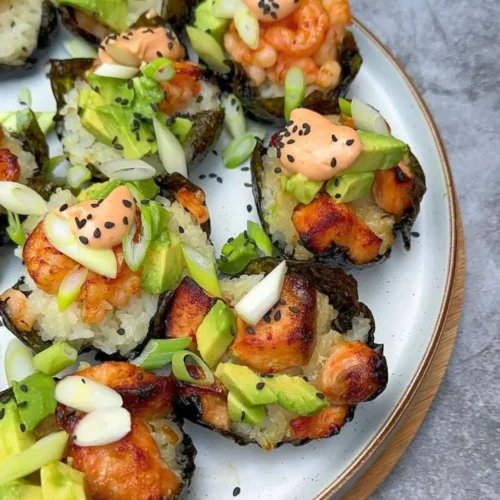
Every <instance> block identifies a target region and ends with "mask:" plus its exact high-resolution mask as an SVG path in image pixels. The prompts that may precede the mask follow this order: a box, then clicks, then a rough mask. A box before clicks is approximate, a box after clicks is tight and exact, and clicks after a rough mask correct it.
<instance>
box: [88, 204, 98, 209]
mask: <svg viewBox="0 0 500 500" xmlns="http://www.w3.org/2000/svg"><path fill="white" fill-rule="evenodd" d="M90 206H91V207H92V208H97V207H99V203H91V204H90Z"/></svg>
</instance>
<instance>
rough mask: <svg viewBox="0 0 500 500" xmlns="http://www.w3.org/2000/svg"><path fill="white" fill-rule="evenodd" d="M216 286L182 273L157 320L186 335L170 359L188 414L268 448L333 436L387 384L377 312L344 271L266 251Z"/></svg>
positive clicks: (175, 336)
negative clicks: (216, 290) (214, 290)
mask: <svg viewBox="0 0 500 500" xmlns="http://www.w3.org/2000/svg"><path fill="white" fill-rule="evenodd" d="M220 289H221V294H220V297H214V296H213V295H210V294H207V293H206V292H205V291H204V290H203V289H202V288H201V287H200V286H199V285H198V284H197V283H195V282H194V281H193V280H191V279H190V278H189V277H186V278H184V280H183V281H182V282H181V284H180V285H179V287H178V288H177V289H176V290H175V292H174V293H172V294H170V295H169V296H168V297H165V298H164V301H163V304H162V314H161V316H157V318H156V321H155V323H154V325H153V332H152V336H153V337H154V338H156V339H172V341H174V340H177V341H179V340H181V339H185V340H186V342H187V343H188V346H187V349H188V350H185V351H181V352H178V353H175V354H174V355H173V358H172V370H173V374H174V376H175V377H176V378H177V379H178V381H179V397H178V399H177V403H176V404H177V409H178V411H179V413H180V414H181V415H183V416H184V417H186V418H187V419H189V420H192V421H193V422H196V423H198V424H200V425H202V426H204V427H207V428H209V429H212V430H214V431H216V432H218V433H220V434H222V435H224V436H226V437H229V438H232V439H234V440H235V441H236V442H237V443H239V444H248V443H256V444H258V445H259V446H260V447H261V448H263V449H264V450H266V451H270V450H272V449H273V448H276V447H277V446H280V445H282V444H284V443H292V444H294V445H301V444H304V443H306V442H308V441H310V440H313V439H322V438H327V437H330V436H333V435H335V434H338V433H339V432H340V430H341V428H342V427H343V425H344V424H345V423H346V422H348V421H349V420H350V419H351V418H352V415H353V412H354V409H355V407H356V405H357V404H358V403H361V402H363V401H370V400H373V399H375V398H376V397H377V396H378V395H379V394H380V393H381V392H382V391H383V390H384V389H385V386H386V384H387V377H388V374H387V363H386V359H385V357H384V355H383V346H381V345H377V344H375V342H374V330H375V324H374V321H373V317H372V315H371V312H370V310H369V309H368V307H366V306H365V305H364V304H362V303H361V302H359V301H358V293H357V283H356V281H355V280H354V278H352V277H351V276H348V275H347V274H345V273H344V272H343V271H342V270H341V269H330V268H327V267H324V266H321V265H318V264H309V263H300V262H292V261H289V262H284V261H283V262H281V263H279V262H278V261H277V260H275V259H273V258H263V259H259V260H255V261H253V262H251V263H250V264H249V265H248V266H247V268H246V269H245V270H244V272H243V273H242V274H241V275H240V276H238V277H235V278H231V279H222V280H221V281H220ZM135 362H136V361H134V363H135Z"/></svg>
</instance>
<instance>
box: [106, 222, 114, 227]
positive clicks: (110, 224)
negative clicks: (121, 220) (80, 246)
mask: <svg viewBox="0 0 500 500" xmlns="http://www.w3.org/2000/svg"><path fill="white" fill-rule="evenodd" d="M104 227H105V228H106V229H111V228H113V227H115V223H114V222H105V223H104Z"/></svg>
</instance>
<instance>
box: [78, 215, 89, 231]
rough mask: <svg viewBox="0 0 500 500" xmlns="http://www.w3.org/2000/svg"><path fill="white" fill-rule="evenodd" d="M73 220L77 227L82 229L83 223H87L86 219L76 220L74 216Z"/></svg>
mask: <svg viewBox="0 0 500 500" xmlns="http://www.w3.org/2000/svg"><path fill="white" fill-rule="evenodd" d="M75 222H76V227H78V229H83V228H84V227H85V224H87V219H81V220H78V218H77V217H75Z"/></svg>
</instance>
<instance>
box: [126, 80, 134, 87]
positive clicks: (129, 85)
mask: <svg viewBox="0 0 500 500" xmlns="http://www.w3.org/2000/svg"><path fill="white" fill-rule="evenodd" d="M133 86H134V82H133V81H132V80H129V81H128V82H127V87H128V88H129V89H131V88H132V87H133Z"/></svg>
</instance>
